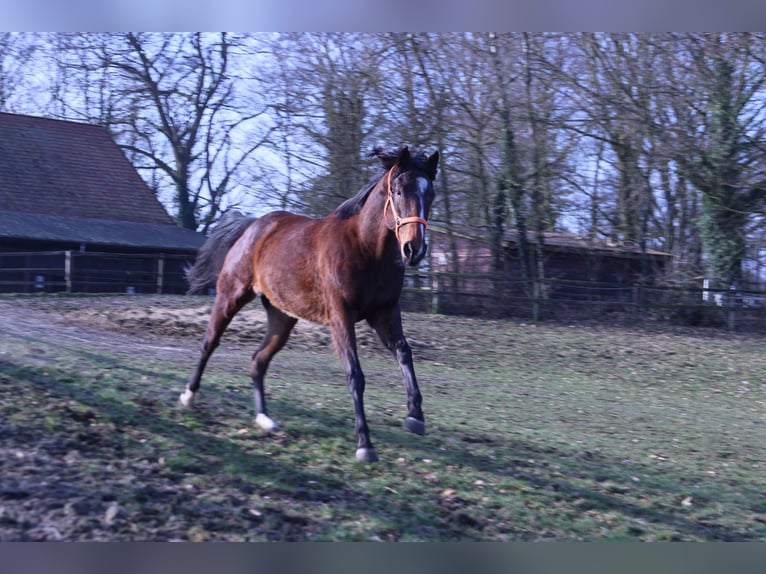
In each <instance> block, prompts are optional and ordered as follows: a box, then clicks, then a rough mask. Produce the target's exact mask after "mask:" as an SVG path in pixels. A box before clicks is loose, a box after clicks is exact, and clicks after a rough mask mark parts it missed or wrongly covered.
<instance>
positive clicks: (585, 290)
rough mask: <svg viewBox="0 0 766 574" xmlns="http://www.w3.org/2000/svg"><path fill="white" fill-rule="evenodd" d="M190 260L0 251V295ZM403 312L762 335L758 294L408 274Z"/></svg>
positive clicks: (161, 280) (144, 272) (153, 283)
mask: <svg viewBox="0 0 766 574" xmlns="http://www.w3.org/2000/svg"><path fill="white" fill-rule="evenodd" d="M192 260H193V256H191V255H187V256H184V255H170V254H161V253H150V254H134V253H131V254H126V253H94V252H81V251H48V252H32V253H16V252H2V253H0V292H6V293H8V292H15V293H56V292H69V293H175V294H180V293H185V292H186V290H187V283H186V279H185V277H184V267H185V266H186V265H187V264H189V263H191V262H192ZM402 307H403V308H404V309H405V310H407V311H419V312H426V313H442V314H448V315H471V316H479V317H487V318H517V319H524V320H554V321H578V320H593V321H604V322H610V323H614V322H628V323H635V322H647V321H650V322H659V323H663V322H664V323H668V324H677V325H689V326H711V327H721V328H728V329H731V330H737V331H756V332H766V291H762V290H756V289H750V290H739V291H732V290H715V289H704V288H702V287H701V286H700V287H695V286H688V287H669V286H664V287H663V286H656V285H639V284H631V285H626V284H614V283H593V282H584V281H560V280H553V279H551V280H546V281H538V282H534V283H527V282H523V281H515V280H509V279H508V278H507V277H503V276H498V275H487V274H450V273H423V272H420V271H417V270H415V271H408V272H407V276H406V282H405V288H404V292H403V294H402Z"/></svg>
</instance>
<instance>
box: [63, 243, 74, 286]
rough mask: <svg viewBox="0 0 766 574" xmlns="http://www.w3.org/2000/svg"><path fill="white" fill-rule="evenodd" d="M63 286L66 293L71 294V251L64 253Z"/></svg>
mask: <svg viewBox="0 0 766 574" xmlns="http://www.w3.org/2000/svg"><path fill="white" fill-rule="evenodd" d="M64 284H65V286H66V292H67V293H71V292H72V251H71V250H67V251H64Z"/></svg>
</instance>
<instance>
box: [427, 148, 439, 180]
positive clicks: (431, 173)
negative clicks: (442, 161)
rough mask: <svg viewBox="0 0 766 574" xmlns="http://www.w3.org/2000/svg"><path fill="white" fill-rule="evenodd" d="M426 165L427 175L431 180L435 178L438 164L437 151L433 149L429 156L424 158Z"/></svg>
mask: <svg viewBox="0 0 766 574" xmlns="http://www.w3.org/2000/svg"><path fill="white" fill-rule="evenodd" d="M426 165H427V166H428V177H430V178H431V179H432V180H433V179H436V167H437V166H438V165H439V152H438V151H435V152H434V153H432V154H431V155H430V156H428V159H427V160H426Z"/></svg>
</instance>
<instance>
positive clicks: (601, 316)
mask: <svg viewBox="0 0 766 574" xmlns="http://www.w3.org/2000/svg"><path fill="white" fill-rule="evenodd" d="M402 306H403V308H404V309H405V310H410V311H420V312H431V313H443V314H448V315H469V316H480V317H487V318H517V319H527V320H533V321H537V320H556V321H570V320H571V321H576V320H593V321H606V322H626V323H633V322H636V321H651V322H659V323H662V322H665V323H668V324H676V325H687V326H710V327H722V328H728V329H730V330H737V331H760V332H766V291H763V290H757V289H749V290H737V291H734V290H730V289H729V290H716V289H709V288H702V287H701V286H700V287H696V286H684V287H679V286H658V285H640V284H617V283H596V282H587V281H561V280H553V279H551V280H546V281H536V282H524V281H517V280H508V279H507V278H505V277H503V276H497V275H481V274H476V275H470V274H449V273H408V275H407V281H406V285H405V289H404V293H403V295H402Z"/></svg>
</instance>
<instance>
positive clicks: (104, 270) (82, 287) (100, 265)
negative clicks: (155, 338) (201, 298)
mask: <svg viewBox="0 0 766 574" xmlns="http://www.w3.org/2000/svg"><path fill="white" fill-rule="evenodd" d="M192 261H193V256H185V255H171V254H164V253H97V252H90V251H42V252H27V253H19V252H0V292H5V293H57V292H67V293H185V292H186V290H187V288H188V285H187V283H186V279H185V278H184V267H185V265H186V264H188V263H191V262H192Z"/></svg>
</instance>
